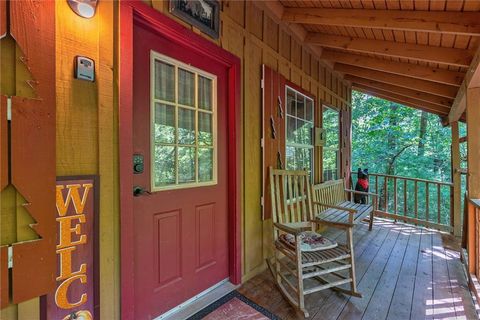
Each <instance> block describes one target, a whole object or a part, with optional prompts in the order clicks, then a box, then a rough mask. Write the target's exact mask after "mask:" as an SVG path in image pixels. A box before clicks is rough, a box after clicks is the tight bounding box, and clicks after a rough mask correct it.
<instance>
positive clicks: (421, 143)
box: [417, 111, 428, 157]
mask: <svg viewBox="0 0 480 320" xmlns="http://www.w3.org/2000/svg"><path fill="white" fill-rule="evenodd" d="M427 116H428V114H427V113H426V112H425V111H422V116H421V118H420V132H419V133H418V153H417V154H418V156H419V157H423V155H424V154H425V136H426V135H427V125H428V118H427Z"/></svg>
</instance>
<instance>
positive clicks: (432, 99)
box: [345, 75, 453, 108]
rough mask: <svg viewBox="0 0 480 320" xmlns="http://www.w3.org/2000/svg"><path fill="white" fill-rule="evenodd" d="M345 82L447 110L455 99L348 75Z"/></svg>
mask: <svg viewBox="0 0 480 320" xmlns="http://www.w3.org/2000/svg"><path fill="white" fill-rule="evenodd" d="M345 80H349V81H351V82H352V83H353V84H359V85H364V86H368V87H369V88H374V89H378V90H383V91H385V92H390V93H395V94H399V95H402V96H405V97H409V98H414V99H418V100H421V101H425V102H429V103H433V104H437V105H439V106H443V107H447V108H450V107H451V106H452V103H453V99H448V98H445V97H440V96H436V95H433V94H430V93H426V92H422V91H418V90H413V89H408V88H404V87H399V86H394V85H391V84H387V83H383V82H378V81H374V80H369V79H364V78H360V77H356V76H351V75H346V76H345Z"/></svg>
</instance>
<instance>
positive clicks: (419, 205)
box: [352, 172, 453, 232]
mask: <svg viewBox="0 0 480 320" xmlns="http://www.w3.org/2000/svg"><path fill="white" fill-rule="evenodd" d="M356 181H357V173H356V172H352V188H355V184H356ZM369 190H370V192H374V193H376V194H378V195H379V212H378V215H380V216H383V217H386V218H392V219H395V220H401V221H405V222H408V223H412V224H415V225H421V226H425V227H429V228H433V229H437V230H441V231H448V232H452V231H453V183H450V182H441V181H434V180H425V179H416V178H409V177H401V176H393V175H387V174H376V173H374V174H370V175H369Z"/></svg>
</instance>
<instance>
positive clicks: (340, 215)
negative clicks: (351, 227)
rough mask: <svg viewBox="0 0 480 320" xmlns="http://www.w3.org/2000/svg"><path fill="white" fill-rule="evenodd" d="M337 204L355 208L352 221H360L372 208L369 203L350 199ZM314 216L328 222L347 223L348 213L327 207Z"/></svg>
mask: <svg viewBox="0 0 480 320" xmlns="http://www.w3.org/2000/svg"><path fill="white" fill-rule="evenodd" d="M337 206H340V207H343V208H350V209H355V210H357V213H356V214H355V218H354V223H356V222H358V221H361V220H362V219H363V218H364V217H365V216H367V215H369V214H370V212H372V210H373V206H372V205H371V204H360V203H354V202H351V201H344V202H341V203H339V204H337ZM316 218H317V219H319V220H323V221H329V222H336V223H348V219H349V213H348V212H347V211H343V210H339V209H332V208H329V209H326V210H324V211H322V212H320V213H319V214H317V215H316Z"/></svg>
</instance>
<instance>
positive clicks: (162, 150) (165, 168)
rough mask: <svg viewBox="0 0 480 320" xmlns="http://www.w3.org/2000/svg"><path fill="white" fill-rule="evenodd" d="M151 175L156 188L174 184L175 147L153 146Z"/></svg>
mask: <svg viewBox="0 0 480 320" xmlns="http://www.w3.org/2000/svg"><path fill="white" fill-rule="evenodd" d="M153 175H154V185H155V186H156V187H161V186H167V185H172V184H175V176H176V175H175V147H173V146H162V145H157V146H155V149H154V162H153Z"/></svg>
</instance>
